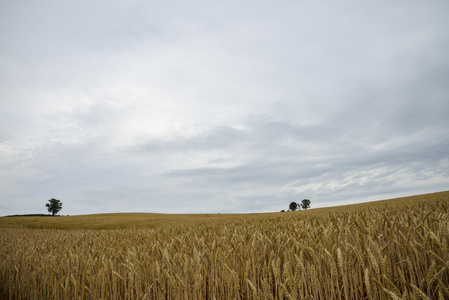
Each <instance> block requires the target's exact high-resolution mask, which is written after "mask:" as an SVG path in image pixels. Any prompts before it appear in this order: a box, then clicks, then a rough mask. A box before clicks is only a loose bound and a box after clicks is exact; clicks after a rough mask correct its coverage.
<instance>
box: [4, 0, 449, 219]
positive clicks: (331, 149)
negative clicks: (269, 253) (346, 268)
mask: <svg viewBox="0 0 449 300" xmlns="http://www.w3.org/2000/svg"><path fill="white" fill-rule="evenodd" d="M448 9H449V4H448V3H447V2H446V1H430V2H426V3H423V2H421V1H410V2H407V3H406V4H404V3H390V2H387V1H381V2H376V3H358V2H357V1H343V2H339V3H334V2H333V1H327V2H323V3H316V1H300V2H298V1H287V2H285V3H282V4H280V3H274V2H273V3H271V2H268V1H267V2H259V3H254V2H251V1H226V2H225V3H209V2H203V1H197V2H190V3H185V2H183V1H175V2H170V3H168V2H164V1H152V2H150V3H148V2H146V1H123V2H115V3H107V2H104V3H92V2H88V1H77V2H76V3H75V2H74V3H63V2H54V1H43V2H39V3H37V2H33V1H16V2H11V3H2V4H0V39H1V41H2V46H1V47H0V64H1V68H0V128H1V129H0V170H1V171H0V215H7V214H15V213H44V212H45V206H44V205H45V202H46V201H47V199H50V198H52V197H54V198H58V199H61V200H62V202H63V203H64V207H63V211H62V213H65V214H88V213H98V212H124V211H135V212H176V213H193V212H199V213H201V212H263V211H279V210H281V209H286V208H288V204H289V203H290V202H291V201H301V200H302V199H304V198H308V199H311V200H312V207H320V206H328V205H337V204H343V203H357V202H361V201H367V200H376V199H381V198H386V197H393V196H402V195H409V194H416V193H426V192H434V191H441V190H447V189H448V188H449V184H448V183H449V181H448V177H449V171H448V170H449V151H448V150H447V149H449V139H448V137H449V57H448V56H447V53H449V33H448V31H447V30H446V29H447V28H448V25H449V21H448V20H447V14H446V12H447V11H448Z"/></svg>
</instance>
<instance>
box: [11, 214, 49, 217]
mask: <svg viewBox="0 0 449 300" xmlns="http://www.w3.org/2000/svg"><path fill="white" fill-rule="evenodd" d="M5 217H51V215H46V214H27V215H9V216H5Z"/></svg>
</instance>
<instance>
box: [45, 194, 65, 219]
mask: <svg viewBox="0 0 449 300" xmlns="http://www.w3.org/2000/svg"><path fill="white" fill-rule="evenodd" d="M48 202H49V203H47V204H45V206H46V207H47V209H48V212H49V213H51V214H52V216H54V215H55V214H57V213H58V211H60V210H61V209H62V202H61V201H60V200H58V199H55V198H51V199H50V200H48Z"/></svg>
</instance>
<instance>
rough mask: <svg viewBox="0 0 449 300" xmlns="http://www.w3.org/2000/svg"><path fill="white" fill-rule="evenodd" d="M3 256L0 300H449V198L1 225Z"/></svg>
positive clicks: (9, 220)
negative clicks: (265, 211) (293, 209)
mask: <svg viewBox="0 0 449 300" xmlns="http://www.w3.org/2000/svg"><path fill="white" fill-rule="evenodd" d="M287 205H288V204H287ZM0 256H1V259H0V298H1V299H449V288H448V287H449V192H441V193H434V194H427V195H420V196H413V197H406V198H399V199H392V200H385V201H378V202H372V203H365V204H359V205H349V206H341V207H334V208H323V209H311V210H307V211H299V212H286V213H270V214H241V215H219V214H210V215H163V214H102V215H86V216H70V217H3V218H0Z"/></svg>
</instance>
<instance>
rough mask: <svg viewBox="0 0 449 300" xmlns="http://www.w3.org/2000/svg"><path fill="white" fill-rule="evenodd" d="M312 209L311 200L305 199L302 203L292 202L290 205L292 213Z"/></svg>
mask: <svg viewBox="0 0 449 300" xmlns="http://www.w3.org/2000/svg"><path fill="white" fill-rule="evenodd" d="M309 207H310V200H309V199H304V200H302V201H301V203H296V202H292V203H290V205H289V207H288V208H290V210H291V211H295V210H297V209H301V208H302V209H308V208H309Z"/></svg>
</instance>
